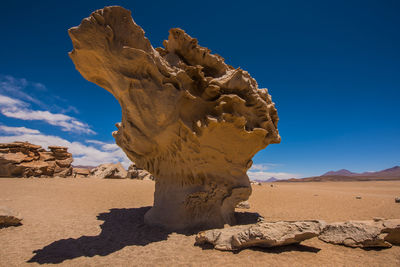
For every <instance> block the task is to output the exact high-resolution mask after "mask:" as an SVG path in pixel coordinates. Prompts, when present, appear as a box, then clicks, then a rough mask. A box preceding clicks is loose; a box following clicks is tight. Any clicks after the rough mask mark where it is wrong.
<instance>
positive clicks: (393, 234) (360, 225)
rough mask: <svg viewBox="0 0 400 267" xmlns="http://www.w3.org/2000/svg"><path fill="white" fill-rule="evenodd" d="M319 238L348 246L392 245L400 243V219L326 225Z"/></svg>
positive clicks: (382, 246)
mask: <svg viewBox="0 0 400 267" xmlns="http://www.w3.org/2000/svg"><path fill="white" fill-rule="evenodd" d="M319 239H320V240H322V241H324V242H327V243H332V244H338V245H344V246H347V247H361V248H369V247H381V248H385V247H391V246H392V244H393V245H400V219H392V220H384V219H376V220H373V221H349V222H338V223H332V224H328V225H326V227H325V228H324V230H323V231H322V232H321V235H320V236H319Z"/></svg>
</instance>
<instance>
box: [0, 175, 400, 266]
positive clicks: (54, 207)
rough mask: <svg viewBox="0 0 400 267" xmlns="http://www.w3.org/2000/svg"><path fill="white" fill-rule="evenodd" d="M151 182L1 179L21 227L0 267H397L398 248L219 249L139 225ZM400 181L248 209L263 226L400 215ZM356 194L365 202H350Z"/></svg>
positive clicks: (1, 195) (281, 193)
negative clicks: (55, 266) (264, 221)
mask: <svg viewBox="0 0 400 267" xmlns="http://www.w3.org/2000/svg"><path fill="white" fill-rule="evenodd" d="M153 191H154V183H153V182H151V181H138V180H127V179H126V180H102V179H96V178H86V179H73V178H68V179H62V178H52V179H23V178H21V179H18V178H13V179H8V178H5V179H0V206H7V207H9V208H11V209H13V210H15V211H18V212H20V213H21V214H22V216H23V217H24V221H23V223H24V224H23V225H22V226H20V227H10V228H3V229H0V244H1V249H0V266H7V267H8V266H25V265H28V266H34V265H35V266H37V265H42V264H62V265H65V266H155V265H158V266H400V247H392V248H390V249H384V250H363V249H359V248H357V249H353V248H347V247H342V246H334V245H330V244H326V243H323V242H321V241H319V240H318V239H317V238H314V239H311V240H308V241H305V242H303V243H302V244H301V245H295V246H287V247H281V248H273V249H261V248H260V249H246V250H242V251H240V252H236V253H232V252H221V251H217V250H213V249H209V248H201V247H198V246H194V241H195V236H194V235H188V236H187V235H183V234H177V233H169V232H166V231H163V230H161V229H157V228H151V227H148V226H146V225H144V224H143V215H144V213H145V212H146V211H147V210H148V209H149V207H150V206H151V205H152V201H153ZM399 195H400V181H386V182H326V183H296V184H292V183H277V184H276V183H275V184H274V187H271V186H270V184H264V185H262V186H257V185H255V186H253V194H252V196H251V198H250V200H249V202H250V205H251V209H250V210H238V211H240V212H258V213H260V214H261V215H263V216H264V217H265V218H266V219H267V220H272V221H274V220H301V219H322V220H326V221H328V222H333V221H344V220H351V219H360V220H364V219H365V220H367V219H372V218H373V217H385V218H400V204H396V203H395V202H394V198H395V196H399ZM356 196H361V197H362V199H356V198H355V197H356Z"/></svg>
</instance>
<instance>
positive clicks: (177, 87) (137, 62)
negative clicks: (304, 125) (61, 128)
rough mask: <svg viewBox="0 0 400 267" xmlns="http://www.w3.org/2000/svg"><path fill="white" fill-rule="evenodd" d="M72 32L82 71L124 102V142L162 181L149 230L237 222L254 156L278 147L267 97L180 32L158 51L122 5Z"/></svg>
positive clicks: (121, 138) (116, 134)
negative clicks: (154, 227)
mask: <svg viewBox="0 0 400 267" xmlns="http://www.w3.org/2000/svg"><path fill="white" fill-rule="evenodd" d="M69 35H70V37H71V40H72V44H73V47H74V49H73V51H72V52H71V53H70V57H71V59H72V61H73V62H74V63H75V67H76V69H77V70H78V71H79V72H80V73H81V74H82V76H83V77H84V78H85V79H87V80H89V81H91V82H93V83H95V84H97V85H99V86H101V87H103V88H104V89H106V90H107V91H109V92H110V93H111V94H113V95H114V97H115V98H116V99H117V100H118V101H119V103H120V106H121V109H122V114H123V115H122V122H121V123H119V124H117V127H118V131H117V132H114V133H113V135H114V137H115V139H116V142H117V144H118V145H119V146H120V147H121V148H122V149H123V150H124V152H125V153H126V154H127V156H128V157H129V159H130V160H132V161H133V162H135V163H136V164H137V166H138V167H140V168H142V169H146V170H148V171H149V172H150V173H152V174H153V175H154V176H155V177H156V187H155V193H154V206H153V208H152V209H151V210H150V211H149V212H148V213H147V214H146V215H145V221H146V223H148V224H151V225H159V226H162V227H164V228H167V229H170V230H179V229H188V228H214V227H222V226H223V225H224V224H234V223H235V217H234V210H235V206H236V204H238V203H239V202H241V201H244V200H247V199H248V197H249V196H250V194H251V186H250V182H249V178H248V176H247V174H246V172H247V170H248V169H249V168H250V167H251V165H252V160H251V159H252V157H253V156H254V155H255V154H256V153H257V152H258V151H259V150H261V149H264V148H265V147H266V146H267V145H269V144H271V143H279V142H280V136H279V133H278V130H277V123H278V115H277V111H276V109H275V106H274V103H273V102H272V100H271V96H270V95H269V94H268V90H267V89H259V88H258V85H257V82H256V81H255V80H254V79H253V78H252V77H251V76H250V74H249V73H248V72H246V71H244V70H242V69H240V68H237V69H235V68H233V67H232V66H229V65H227V64H225V62H224V59H223V58H222V57H220V56H218V55H214V54H211V51H210V50H209V49H207V48H205V47H201V46H199V45H198V41H197V40H196V39H194V38H192V37H190V36H189V35H188V34H186V33H185V32H184V31H183V30H181V29H177V28H176V29H171V30H170V35H169V37H168V40H166V41H164V48H156V49H154V48H153V47H152V46H151V44H150V42H149V40H148V39H147V38H146V37H145V36H144V31H143V29H142V28H140V27H139V26H138V25H136V24H135V22H134V21H133V20H132V19H131V13H130V12H129V11H128V10H126V9H124V8H122V7H117V6H114V7H105V8H104V9H100V10H97V11H95V12H93V13H92V14H91V16H90V17H88V18H86V19H84V20H82V23H81V25H80V26H78V27H74V28H71V29H70V30H69ZM238 151H240V153H238Z"/></svg>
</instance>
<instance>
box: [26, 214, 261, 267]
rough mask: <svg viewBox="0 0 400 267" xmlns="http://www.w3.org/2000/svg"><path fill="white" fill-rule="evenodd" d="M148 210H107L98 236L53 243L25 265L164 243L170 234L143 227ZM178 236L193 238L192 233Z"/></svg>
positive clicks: (250, 219) (241, 220) (253, 218)
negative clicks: (190, 236) (127, 247)
mask: <svg viewBox="0 0 400 267" xmlns="http://www.w3.org/2000/svg"><path fill="white" fill-rule="evenodd" d="M150 208H151V207H141V208H131V209H110V211H109V212H104V213H100V214H99V215H98V216H97V219H98V220H101V221H104V223H103V224H102V225H100V228H101V233H100V234H99V235H97V236H81V237H79V238H77V239H75V238H68V239H61V240H58V241H55V242H53V243H51V244H49V245H47V246H45V247H43V248H41V249H38V250H35V251H33V253H35V255H34V256H33V257H32V258H31V259H30V260H28V261H27V262H36V263H39V264H48V263H52V264H56V263H61V262H63V261H65V260H70V259H75V258H79V257H93V256H96V255H99V256H106V255H109V254H111V253H114V252H116V251H118V250H121V249H123V248H124V247H126V246H146V245H148V244H150V243H153V242H159V241H162V240H167V239H168V235H169V234H170V233H171V231H167V230H164V229H162V228H159V227H152V226H149V225H146V224H145V223H144V215H145V214H146V212H147V211H148V210H149V209H150ZM235 217H236V220H237V224H251V223H256V222H257V221H258V220H259V218H260V217H261V216H260V215H259V214H258V213H252V212H235ZM180 233H181V234H185V235H191V234H193V232H180Z"/></svg>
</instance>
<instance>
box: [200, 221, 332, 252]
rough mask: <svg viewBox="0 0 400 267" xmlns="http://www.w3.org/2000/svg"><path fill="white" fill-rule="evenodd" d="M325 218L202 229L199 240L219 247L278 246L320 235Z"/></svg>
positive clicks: (222, 248) (221, 248)
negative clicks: (321, 219) (320, 219)
mask: <svg viewBox="0 0 400 267" xmlns="http://www.w3.org/2000/svg"><path fill="white" fill-rule="evenodd" d="M324 227H325V223H324V222H323V221H298V222H288V221H280V222H260V223H257V224H252V225H240V226H233V227H228V228H224V229H213V230H208V231H203V232H200V233H199V234H198V235H197V236H196V244H197V245H202V244H207V243H209V244H212V245H214V248H215V249H218V250H228V251H233V250H239V249H243V248H247V247H277V246H285V245H290V244H298V243H300V242H302V241H304V240H306V239H310V238H313V237H316V236H318V235H319V233H320V232H321V231H322V229H323V228H324Z"/></svg>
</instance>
